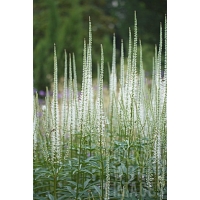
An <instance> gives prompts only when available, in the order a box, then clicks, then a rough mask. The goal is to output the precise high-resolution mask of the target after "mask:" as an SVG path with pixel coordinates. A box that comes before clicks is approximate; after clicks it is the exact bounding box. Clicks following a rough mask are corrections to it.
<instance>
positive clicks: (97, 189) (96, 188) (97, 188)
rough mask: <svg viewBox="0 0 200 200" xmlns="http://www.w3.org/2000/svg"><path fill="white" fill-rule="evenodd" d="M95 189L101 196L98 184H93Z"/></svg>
mask: <svg viewBox="0 0 200 200" xmlns="http://www.w3.org/2000/svg"><path fill="white" fill-rule="evenodd" d="M93 187H94V189H95V190H96V191H97V192H98V194H99V196H100V194H101V190H100V188H99V187H97V186H96V185H93Z"/></svg>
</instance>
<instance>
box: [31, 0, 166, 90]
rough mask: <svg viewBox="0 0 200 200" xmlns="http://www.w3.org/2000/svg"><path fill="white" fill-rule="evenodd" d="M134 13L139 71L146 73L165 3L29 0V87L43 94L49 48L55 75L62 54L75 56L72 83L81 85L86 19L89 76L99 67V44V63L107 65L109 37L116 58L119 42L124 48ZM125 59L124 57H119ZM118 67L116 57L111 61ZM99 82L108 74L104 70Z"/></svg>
mask: <svg viewBox="0 0 200 200" xmlns="http://www.w3.org/2000/svg"><path fill="white" fill-rule="evenodd" d="M134 10H136V12H137V18H138V35H139V37H140V39H141V40H142V44H143V55H144V56H143V59H144V68H145V70H146V71H151V68H152V63H151V60H152V57H153V55H154V45H155V44H157V45H158V42H159V41H158V40H159V23H160V22H162V23H164V17H165V14H166V13H167V0H152V1H149V0H131V1H127V0H73V1H70V0H43V1H39V0H34V1H33V36H34V37H33V54H34V55H33V56H34V59H33V68H34V70H33V71H34V74H33V76H34V88H36V89H37V90H45V87H46V86H48V87H49V86H50V82H51V81H52V75H53V44H54V43H55V44H56V46H57V57H58V69H59V70H58V76H59V78H60V77H62V76H63V74H64V49H66V51H67V52H68V53H75V56H76V65H77V78H78V82H79V83H80V82H81V77H82V55H83V39H84V38H86V39H88V38H87V37H88V36H87V33H88V18H89V16H90V17H91V21H92V29H93V46H92V48H93V75H94V77H95V76H96V73H97V62H100V44H103V46H104V57H105V63H110V64H111V62H112V61H111V57H112V37H113V33H115V34H116V42H117V46H116V47H117V54H118V55H119V52H120V43H121V39H123V40H124V48H125V49H128V48H127V47H128V34H127V33H128V28H129V27H131V29H132V30H133V25H134V22H133V20H134V17H133V15H134ZM125 56H127V52H125ZM117 63H119V56H117ZM104 80H105V81H107V80H108V71H107V70H105V79H104Z"/></svg>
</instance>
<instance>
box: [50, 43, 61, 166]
mask: <svg viewBox="0 0 200 200" xmlns="http://www.w3.org/2000/svg"><path fill="white" fill-rule="evenodd" d="M57 76H58V69H57V56H56V45H55V44H54V88H53V105H52V108H53V109H52V111H53V113H52V114H53V126H54V131H52V137H51V138H52V161H53V162H59V160H60V148H59V145H60V136H59V108H58V77H57Z"/></svg>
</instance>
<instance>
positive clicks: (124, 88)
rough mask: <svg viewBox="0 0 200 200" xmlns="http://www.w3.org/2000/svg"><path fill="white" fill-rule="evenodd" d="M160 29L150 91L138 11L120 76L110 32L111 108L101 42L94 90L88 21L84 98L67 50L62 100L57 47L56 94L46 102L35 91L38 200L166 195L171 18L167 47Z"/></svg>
mask: <svg viewBox="0 0 200 200" xmlns="http://www.w3.org/2000/svg"><path fill="white" fill-rule="evenodd" d="M162 34H163V30H162V26H161V25H160V43H159V46H158V47H157V46H155V56H154V58H153V63H152V65H153V70H152V82H151V88H149V86H148V84H147V80H146V78H145V72H144V68H143V59H142V43H141V41H138V36H137V19H136V13H135V26H134V34H133V41H132V32H131V30H130V29H129V47H128V57H127V58H125V56H124V47H123V41H121V58H120V75H119V77H118V76H117V71H116V38H115V35H113V56H112V66H111V70H110V79H109V97H106V98H109V105H108V108H107V109H105V107H104V102H105V101H104V100H105V96H104V91H103V90H104V89H103V88H104V87H103V86H104V84H103V75H104V68H105V66H104V52H103V45H100V49H101V55H100V64H99V65H98V66H97V67H98V78H97V92H96V94H95V91H94V89H93V80H92V31H91V21H90V19H89V41H88V43H87V42H86V40H84V47H83V75H82V86H81V91H80V95H79V92H78V87H77V77H76V63H75V55H74V54H68V55H67V53H66V52H64V53H65V62H64V65H65V70H64V85H63V97H62V101H60V102H59V101H58V79H57V70H58V67H57V57H56V46H55V45H54V85H53V86H54V87H53V97H52V98H51V97H50V95H49V91H48V88H47V89H46V94H47V95H46V98H45V105H43V106H42V107H41V106H40V105H39V103H38V95H37V94H36V95H35V96H34V112H33V121H34V122H33V147H34V149H33V189H34V199H50V200H53V199H54V200H61V199H76V200H78V199H83V200H84V199H91V200H94V199H101V200H103V199H105V200H108V199H133V200H134V199H140V200H141V199H166V188H167V145H166V143H167V141H166V138H167V126H166V123H167V120H166V103H167V29H166V18H165V28H164V45H163V35H162ZM138 42H139V43H138ZM138 46H139V63H137V56H138V55H137V52H138V49H137V48H138ZM163 46H164V66H162V63H163V62H162V51H163V49H162V47H163ZM125 66H126V69H125ZM137 66H139V71H137V69H138V68H137ZM163 69H164V75H163V76H162V75H161V71H162V70H163ZM68 77H69V78H68Z"/></svg>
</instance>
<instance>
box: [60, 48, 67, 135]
mask: <svg viewBox="0 0 200 200" xmlns="http://www.w3.org/2000/svg"><path fill="white" fill-rule="evenodd" d="M64 53H65V70H64V86H63V102H62V125H61V126H62V137H64V136H65V134H66V132H67V123H66V121H67V53H66V50H65V51H64Z"/></svg>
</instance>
